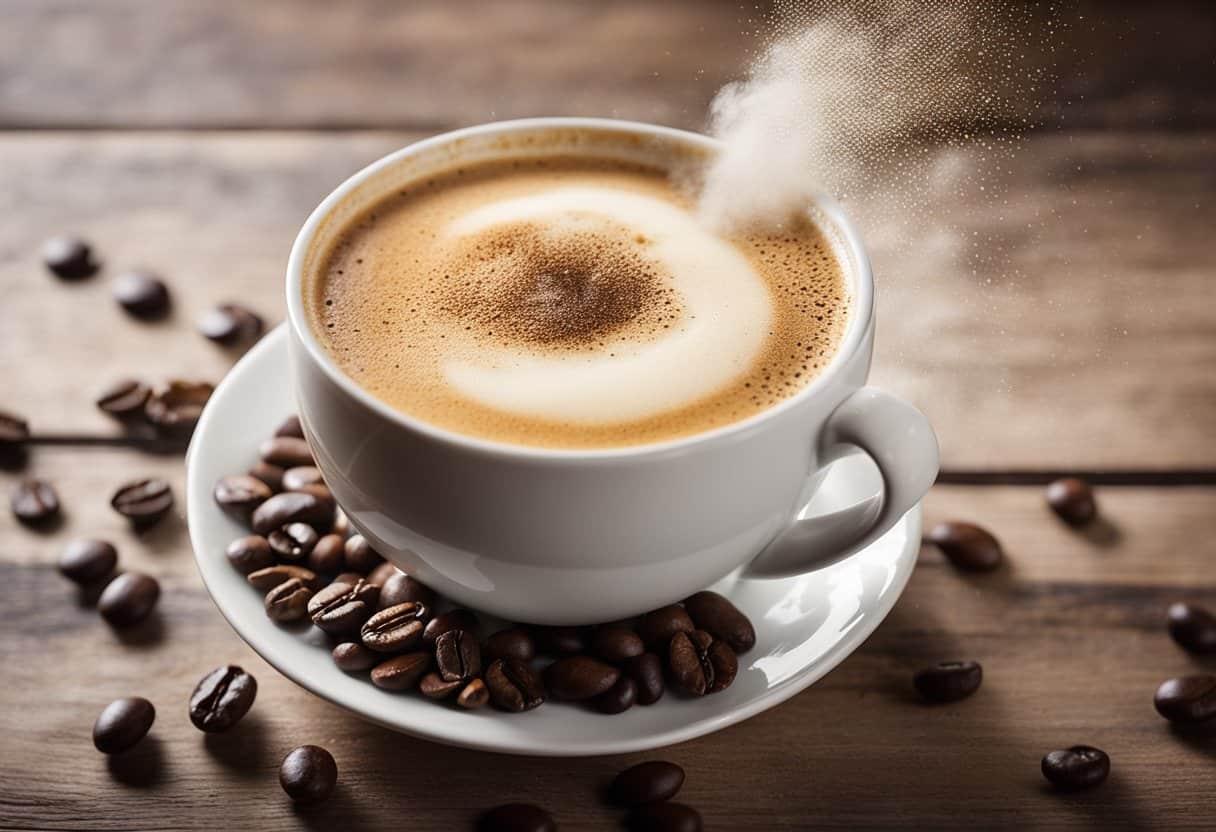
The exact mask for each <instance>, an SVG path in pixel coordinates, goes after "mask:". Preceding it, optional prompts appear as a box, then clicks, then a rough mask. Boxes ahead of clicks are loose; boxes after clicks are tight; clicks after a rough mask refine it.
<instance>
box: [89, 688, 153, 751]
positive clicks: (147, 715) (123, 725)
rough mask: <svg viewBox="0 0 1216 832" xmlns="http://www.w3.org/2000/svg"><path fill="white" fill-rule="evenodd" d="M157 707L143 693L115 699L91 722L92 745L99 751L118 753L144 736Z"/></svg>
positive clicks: (150, 726)
mask: <svg viewBox="0 0 1216 832" xmlns="http://www.w3.org/2000/svg"><path fill="white" fill-rule="evenodd" d="M155 719H156V708H154V707H152V703H151V702H149V701H148V700H147V699H144V698H143V697H142V696H128V697H126V698H124V699H115V700H114V701H113V702H111V703H110V704H109V705H106V707H105V708H104V709H103V710H102V712H101V714H100V715H99V716H98V717H97V721H96V722H94V723H93V745H95V746H97V750H98V751H100V752H101V753H102V754H120V753H122V752H123V751H126V750H127V749H129V748H131V747H133V746H134V745H135V744H136V743H137V742H139V741H140V740H142V739H143V738H144V737H145V736H147V734H148V731H149V730H150V729H151V728H152V722H153V721H154V720H155Z"/></svg>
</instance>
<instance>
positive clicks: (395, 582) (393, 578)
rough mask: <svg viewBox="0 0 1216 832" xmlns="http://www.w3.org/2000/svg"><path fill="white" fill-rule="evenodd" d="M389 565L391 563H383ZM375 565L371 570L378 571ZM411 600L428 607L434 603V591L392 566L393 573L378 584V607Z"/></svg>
mask: <svg viewBox="0 0 1216 832" xmlns="http://www.w3.org/2000/svg"><path fill="white" fill-rule="evenodd" d="M384 565H389V566H391V564H384ZM379 570H380V567H379V566H378V567H376V569H375V570H373V571H379ZM409 602H413V603H415V604H422V605H424V606H426V607H427V608H428V609H430V608H431V607H432V605H433V604H434V603H435V591H434V590H433V589H431V588H430V587H429V586H427V585H426V584H424V583H421V582H420V581H417V580H415V579H414V578H413V577H411V576H410V575H407V574H405V573H404V572H402V571H401V570H400V569H397V568H396V567H393V573H392V574H390V575H389V576H388V579H387V580H385V581H384V583H383V584H381V586H380V608H381V609H384V608H386V607H395V606H396V605H397V604H406V603H409Z"/></svg>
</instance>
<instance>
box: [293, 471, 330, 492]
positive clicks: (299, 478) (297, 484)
mask: <svg viewBox="0 0 1216 832" xmlns="http://www.w3.org/2000/svg"><path fill="white" fill-rule="evenodd" d="M308 485H325V479H324V478H323V477H322V476H321V469H320V468H316V467H314V466H312V465H298V466H296V467H295V468H288V469H287V470H286V471H284V472H283V490H284V491H299V490H300V489H301V488H304V487H305V486H308Z"/></svg>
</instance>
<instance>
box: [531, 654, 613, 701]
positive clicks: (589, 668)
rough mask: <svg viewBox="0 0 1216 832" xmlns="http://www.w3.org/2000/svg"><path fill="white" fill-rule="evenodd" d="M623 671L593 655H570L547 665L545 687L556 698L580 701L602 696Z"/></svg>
mask: <svg viewBox="0 0 1216 832" xmlns="http://www.w3.org/2000/svg"><path fill="white" fill-rule="evenodd" d="M619 678H621V671H619V670H617V669H616V668H615V667H613V666H612V665H610V664H605V663H604V662H601V661H600V660H599V659H593V658H591V657H590V656H567V657H566V658H564V659H558V660H557V661H555V662H554V663H553V664H551V665H549V666H548V667H547V668H545V674H544V679H545V690H547V691H548V692H549V694H550V695H551V696H552V697H553V698H554V699H566V700H570V701H578V700H582V699H591V698H592V697H594V696H599V695H600V694H601V693H603V692H604V691H606V690H608V689H609V688H611V687H612V686H613V685H615V684H616V680H617V679H619Z"/></svg>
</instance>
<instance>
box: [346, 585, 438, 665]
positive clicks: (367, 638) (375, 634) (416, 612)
mask: <svg viewBox="0 0 1216 832" xmlns="http://www.w3.org/2000/svg"><path fill="white" fill-rule="evenodd" d="M373 586H374V584H373ZM428 618H430V611H429V610H428V609H427V607H426V606H425V605H424V604H418V603H415V602H413V601H406V602H405V603H404V604H397V605H396V606H392V607H388V608H386V609H382V610H380V612H378V613H376V614H375V615H373V616H372V617H371V618H369V619H367V623H365V624H364V625H363V627H362V629H361V630H360V631H359V639H360V640H361V641H362V642H363V644H364V645H365V646H366V647H368V648H369V649H371V650H375V651H376V652H378V653H401V652H403V651H405V650H413V649H414V648H416V647H418V646H419V645H420V644H421V643H422V630H423V628H424V627H425V626H426V625H425V623H424V622H425V621H426V620H427V619H428Z"/></svg>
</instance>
